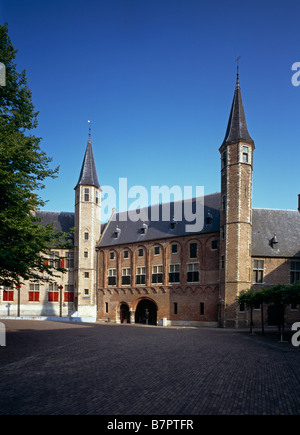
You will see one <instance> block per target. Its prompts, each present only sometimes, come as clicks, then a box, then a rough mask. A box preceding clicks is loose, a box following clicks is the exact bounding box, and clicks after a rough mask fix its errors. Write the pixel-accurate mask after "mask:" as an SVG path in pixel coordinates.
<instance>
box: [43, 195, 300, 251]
mask: <svg viewBox="0 0 300 435" xmlns="http://www.w3.org/2000/svg"><path fill="white" fill-rule="evenodd" d="M190 201H191V200H185V202H184V203H185V205H186V204H187V203H189V205H190V204H191V202H190ZM193 201H194V199H193ZM220 201H221V194H220V193H215V194H212V195H206V196H205V197H204V219H205V220H204V226H203V229H202V230H201V231H200V234H201V233H210V232H218V231H220ZM175 204H176V203H175ZM177 204H178V202H177ZM194 205H195V202H194ZM162 210H163V208H162V204H159V205H156V206H154V207H153V213H154V215H155V213H159V216H162ZM182 210H183V211H184V208H183V205H182ZM151 211H152V209H151V207H145V208H144V209H141V210H140V212H141V213H142V214H144V215H145V214H146V213H148V219H147V220H146V219H145V220H144V223H145V224H146V225H147V226H148V228H147V229H146V232H145V234H144V235H143V234H141V228H142V221H141V220H138V221H136V222H133V221H131V220H127V221H126V220H122V219H125V218H126V213H127V212H123V213H116V215H115V220H113V221H110V222H109V223H106V224H102V225H101V233H102V238H101V241H100V243H99V245H98V247H99V248H102V247H108V246H111V247H113V246H116V245H126V244H130V243H136V242H140V243H142V242H143V241H149V240H159V239H162V238H168V237H170V238H171V237H179V236H184V235H188V234H199V232H198V233H192V232H187V231H186V227H185V225H186V224H190V223H191V222H189V221H187V220H186V219H183V221H182V222H179V221H178V222H177V224H176V225H175V227H174V229H171V225H170V223H171V219H170V220H167V221H163V220H159V221H150V218H151ZM173 211H174V203H170V217H172V213H173ZM193 212H195V208H194V209H193ZM38 215H39V216H40V217H41V218H42V222H41V223H42V225H47V224H51V223H54V226H55V228H56V229H57V231H64V232H68V231H70V230H71V228H73V227H74V218H75V215H74V213H68V212H53V211H39V212H38ZM209 216H211V219H210V221H206V218H207V217H209ZM183 217H184V212H183ZM117 226H118V228H119V229H120V230H121V232H120V235H119V237H118V238H115V231H116V227H117ZM275 234H276V238H277V241H278V243H276V244H272V239H273V237H274V236H275ZM252 256H253V257H278V258H280V257H283V258H293V257H295V258H300V213H299V211H298V210H274V209H263V208H254V209H253V228H252Z"/></svg>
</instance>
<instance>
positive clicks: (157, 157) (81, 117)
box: [0, 0, 300, 211]
mask: <svg viewBox="0 0 300 435" xmlns="http://www.w3.org/2000/svg"><path fill="white" fill-rule="evenodd" d="M299 15H300V3H299V1H297V0H293V1H291V0H287V1H284V2H283V1H277V0H275V1H272V2H270V1H264V0H260V1H257V0H251V1H248V0H246V1H243V0H242V1H241V0H239V1H237V0H227V1H220V0H216V1H214V2H207V1H202V0H84V1H83V0H59V1H57V0H51V1H48V0H43V1H36V0H2V1H0V18H1V24H4V23H5V22H7V23H8V26H9V35H10V38H11V40H12V42H13V45H14V47H15V48H16V49H18V55H17V58H16V62H17V65H18V70H23V69H26V72H27V78H28V85H29V87H30V89H31V90H32V96H33V103H34V105H35V107H36V109H37V110H39V112H40V114H39V117H38V120H39V126H38V128H37V129H36V131H35V132H34V134H36V135H38V136H40V137H42V138H43V141H42V143H41V147H42V149H43V150H44V151H45V152H46V153H47V154H48V155H49V156H51V157H53V166H56V165H60V173H59V177H58V178H57V179H56V180H48V181H46V189H45V190H44V191H43V192H42V195H41V196H42V197H43V198H44V199H47V200H49V202H48V203H47V205H46V207H45V209H47V210H57V211H59V210H62V211H73V210H74V190H73V189H74V186H75V185H76V183H77V180H78V176H79V172H80V168H81V164H82V160H83V156H84V152H85V148H86V144H87V139H88V122H87V121H88V120H91V121H92V145H93V151H94V156H95V161H96V166H97V171H98V178H99V181H100V184H101V185H109V186H112V187H114V188H115V189H116V190H117V189H118V183H119V178H121V177H125V178H127V179H128V188H130V187H131V186H135V185H142V186H145V187H146V188H147V189H148V190H149V191H150V187H151V186H152V185H159V186H162V185H167V186H170V187H172V186H175V185H179V186H181V187H182V189H183V186H194V187H195V186H204V192H205V193H206V194H208V193H214V192H219V191H220V156H219V151H218V149H219V147H220V145H221V143H222V141H223V138H224V135H225V130H226V126H227V122H228V117H229V112H230V107H231V103H232V98H233V93H234V88H235V79H236V62H234V59H236V58H237V56H241V60H240V84H241V91H242V97H243V103H244V108H245V112H246V118H247V124H248V129H249V132H250V135H251V136H252V138H253V139H254V141H255V146H256V149H255V154H254V173H253V206H254V207H263V208H282V209H296V208H297V195H298V193H300V180H299V154H300V153H299V149H300V122H299V116H300V105H299V102H300V86H299V87H295V86H293V85H292V82H291V78H292V75H293V74H294V72H293V71H292V70H291V68H292V65H293V63H294V62H300V51H299ZM0 61H1V59H0ZM129 202H130V201H129Z"/></svg>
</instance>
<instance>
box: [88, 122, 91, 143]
mask: <svg viewBox="0 0 300 435" xmlns="http://www.w3.org/2000/svg"><path fill="white" fill-rule="evenodd" d="M88 123H89V141H90V140H91V121H88Z"/></svg>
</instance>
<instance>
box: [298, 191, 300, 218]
mask: <svg viewBox="0 0 300 435" xmlns="http://www.w3.org/2000/svg"><path fill="white" fill-rule="evenodd" d="M298 211H299V213H300V193H299V194H298Z"/></svg>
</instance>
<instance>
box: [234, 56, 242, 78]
mask: <svg viewBox="0 0 300 435" xmlns="http://www.w3.org/2000/svg"><path fill="white" fill-rule="evenodd" d="M240 58H241V56H238V57H237V58H236V59H235V60H234V62H236V70H237V74H238V73H239V60H240Z"/></svg>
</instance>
